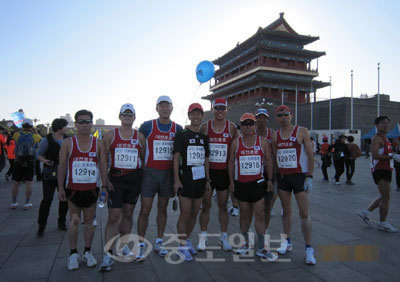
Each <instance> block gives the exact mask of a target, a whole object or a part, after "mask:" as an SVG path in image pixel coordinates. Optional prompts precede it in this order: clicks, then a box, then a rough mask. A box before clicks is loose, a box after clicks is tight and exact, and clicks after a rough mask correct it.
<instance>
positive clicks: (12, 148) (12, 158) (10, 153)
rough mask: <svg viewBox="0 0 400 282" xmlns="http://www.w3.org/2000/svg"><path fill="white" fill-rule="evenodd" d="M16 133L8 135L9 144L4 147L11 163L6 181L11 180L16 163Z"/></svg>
mask: <svg viewBox="0 0 400 282" xmlns="http://www.w3.org/2000/svg"><path fill="white" fill-rule="evenodd" d="M13 134H14V132H12V133H11V134H9V135H8V137H7V142H6V144H5V145H4V148H5V150H6V153H7V158H8V162H9V163H10V167H9V168H8V171H7V173H6V181H9V180H10V177H11V176H12V173H13V171H14V161H15V141H14V139H12V136H13Z"/></svg>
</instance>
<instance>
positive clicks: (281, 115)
mask: <svg viewBox="0 0 400 282" xmlns="http://www.w3.org/2000/svg"><path fill="white" fill-rule="evenodd" d="M276 116H277V117H287V116H289V114H277V115H276Z"/></svg>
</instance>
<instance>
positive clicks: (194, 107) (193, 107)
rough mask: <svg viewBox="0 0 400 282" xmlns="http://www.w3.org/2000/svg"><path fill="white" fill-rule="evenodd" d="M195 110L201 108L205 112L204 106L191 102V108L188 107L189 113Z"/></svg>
mask: <svg viewBox="0 0 400 282" xmlns="http://www.w3.org/2000/svg"><path fill="white" fill-rule="evenodd" d="M194 110H199V111H201V112H202V113H204V110H203V107H202V106H201V105H200V104H199V103H193V104H190V106H189V109H188V114H190V113H191V112H193V111H194Z"/></svg>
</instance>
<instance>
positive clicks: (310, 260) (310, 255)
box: [306, 247, 317, 265]
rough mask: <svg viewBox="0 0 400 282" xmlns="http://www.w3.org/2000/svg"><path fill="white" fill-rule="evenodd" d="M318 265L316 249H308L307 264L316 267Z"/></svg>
mask: <svg viewBox="0 0 400 282" xmlns="http://www.w3.org/2000/svg"><path fill="white" fill-rule="evenodd" d="M316 263H317V260H316V259H315V257H314V249H313V248H311V247H308V248H307V249H306V264H310V265H314V264H316Z"/></svg>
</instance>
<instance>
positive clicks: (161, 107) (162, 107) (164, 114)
mask: <svg viewBox="0 0 400 282" xmlns="http://www.w3.org/2000/svg"><path fill="white" fill-rule="evenodd" d="M172 109H173V107H172V104H170V103H168V102H165V101H164V102H161V103H159V104H158V105H157V107H156V111H157V113H158V115H159V117H160V118H161V119H169V117H170V116H171V113H172Z"/></svg>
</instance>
